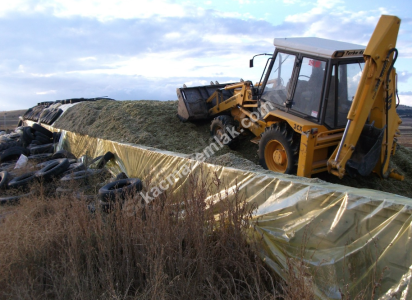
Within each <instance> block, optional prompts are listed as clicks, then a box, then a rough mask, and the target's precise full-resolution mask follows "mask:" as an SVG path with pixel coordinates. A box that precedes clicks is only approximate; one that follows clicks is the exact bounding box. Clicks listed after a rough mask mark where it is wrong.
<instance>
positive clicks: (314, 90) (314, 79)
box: [292, 57, 326, 118]
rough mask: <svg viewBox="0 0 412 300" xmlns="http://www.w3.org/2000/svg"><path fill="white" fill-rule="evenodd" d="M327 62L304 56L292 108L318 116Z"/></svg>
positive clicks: (314, 116)
mask: <svg viewBox="0 0 412 300" xmlns="http://www.w3.org/2000/svg"><path fill="white" fill-rule="evenodd" d="M325 67H326V62H325V61H321V60H316V59H312V58H308V57H303V58H302V63H301V67H300V70H299V75H298V80H297V83H296V89H295V93H294V95H293V102H292V109H293V110H295V111H297V112H300V113H302V114H305V115H309V116H311V117H313V118H318V117H319V115H320V113H319V109H320V101H321V97H322V88H323V82H324V78H325Z"/></svg>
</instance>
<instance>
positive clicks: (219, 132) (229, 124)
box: [210, 115, 239, 149]
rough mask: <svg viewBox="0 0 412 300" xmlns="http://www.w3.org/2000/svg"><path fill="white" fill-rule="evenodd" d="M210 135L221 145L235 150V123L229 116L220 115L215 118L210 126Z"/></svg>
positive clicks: (236, 133)
mask: <svg viewBox="0 0 412 300" xmlns="http://www.w3.org/2000/svg"><path fill="white" fill-rule="evenodd" d="M210 135H211V136H212V137H214V138H215V139H217V140H218V141H219V142H220V143H222V144H223V145H227V146H229V147H230V148H231V149H233V148H235V146H236V142H237V136H238V135H239V133H238V132H237V131H236V125H235V121H234V120H233V118H232V117H231V116H228V115H221V116H218V117H216V118H215V119H214V120H213V121H212V124H210Z"/></svg>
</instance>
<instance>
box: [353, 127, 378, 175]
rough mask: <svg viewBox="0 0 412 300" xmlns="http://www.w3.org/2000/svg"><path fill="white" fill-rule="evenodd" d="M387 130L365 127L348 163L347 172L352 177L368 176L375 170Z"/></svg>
mask: <svg viewBox="0 0 412 300" xmlns="http://www.w3.org/2000/svg"><path fill="white" fill-rule="evenodd" d="M385 128H386V126H385V127H384V128H382V129H379V128H376V127H374V126H373V125H365V127H364V128H363V130H362V133H361V135H360V137H359V140H358V143H357V144H356V147H355V151H354V152H353V154H352V157H351V159H349V160H348V162H347V163H346V168H345V169H346V171H347V172H348V173H349V175H350V176H355V175H356V174H360V175H362V176H368V175H369V174H370V173H371V172H372V170H373V169H374V168H375V166H376V164H377V162H378V160H379V158H380V154H381V149H382V140H383V135H384V133H385Z"/></svg>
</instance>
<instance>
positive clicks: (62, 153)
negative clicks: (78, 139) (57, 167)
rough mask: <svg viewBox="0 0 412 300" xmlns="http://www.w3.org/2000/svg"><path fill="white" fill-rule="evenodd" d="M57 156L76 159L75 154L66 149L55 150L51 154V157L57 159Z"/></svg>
mask: <svg viewBox="0 0 412 300" xmlns="http://www.w3.org/2000/svg"><path fill="white" fill-rule="evenodd" d="M57 158H72V159H76V156H74V155H73V153H71V152H69V151H66V150H60V151H57V152H56V153H54V154H53V157H52V159H57Z"/></svg>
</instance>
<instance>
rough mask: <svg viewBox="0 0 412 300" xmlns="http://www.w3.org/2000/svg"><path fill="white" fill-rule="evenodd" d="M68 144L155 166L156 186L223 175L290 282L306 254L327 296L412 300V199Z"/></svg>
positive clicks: (119, 161) (141, 168) (88, 141)
mask: <svg viewBox="0 0 412 300" xmlns="http://www.w3.org/2000/svg"><path fill="white" fill-rule="evenodd" d="M48 128H49V129H52V128H51V127H48ZM55 131H56V130H55ZM62 148H63V149H65V150H68V151H71V152H72V153H73V154H74V155H76V156H77V157H80V156H83V155H87V156H88V157H90V158H93V157H96V156H98V155H103V154H104V153H106V152H107V151H111V152H112V153H114V154H115V162H114V163H113V162H111V163H110V164H108V166H109V168H111V170H112V171H113V173H115V174H117V173H119V172H120V171H123V172H125V173H126V174H127V175H128V176H129V177H140V178H143V177H144V176H145V175H147V174H148V173H147V172H148V171H149V172H150V174H151V176H152V180H153V181H152V183H153V186H154V185H155V184H159V183H160V182H162V181H164V180H165V178H167V177H168V176H170V175H171V174H173V173H174V174H175V176H174V178H175V180H176V181H175V183H174V188H175V189H174V190H175V191H176V192H178V191H179V189H181V188H184V187H185V185H186V184H187V183H188V182H187V178H188V176H187V175H186V176H181V177H179V176H178V175H179V174H180V175H181V174H182V172H181V171H182V169H185V166H190V173H191V174H200V173H202V174H206V175H207V176H209V178H208V180H212V177H215V176H216V177H217V178H219V179H220V180H222V181H223V182H224V183H225V186H226V187H229V188H230V187H234V186H236V185H237V186H238V187H239V191H240V193H241V194H242V196H244V197H245V198H246V199H247V201H249V202H254V203H255V204H256V206H257V210H256V213H255V216H254V219H255V226H254V228H251V233H252V234H255V235H257V236H258V238H259V239H261V256H262V258H263V259H264V261H265V262H266V263H267V265H268V266H270V268H272V269H273V270H274V271H275V272H276V273H277V274H278V275H279V276H281V277H282V278H283V279H285V280H288V276H287V272H286V271H285V270H286V269H287V266H290V265H293V261H295V262H296V261H300V259H301V258H302V259H303V261H304V262H305V264H306V265H307V269H305V272H304V273H305V274H313V275H315V276H314V277H313V278H314V280H315V282H314V290H315V292H316V295H317V297H318V298H319V299H341V294H342V293H343V294H346V295H347V294H348V292H349V293H350V295H351V296H350V297H349V298H348V299H350V298H351V299H353V298H355V296H356V295H357V294H358V293H360V292H361V291H362V290H363V289H365V288H366V287H367V285H368V284H371V283H375V284H376V285H377V287H376V291H375V292H374V293H375V295H376V297H375V299H411V298H412V296H411V295H412V292H411V291H410V288H411V275H412V251H411V250H412V246H411V237H412V225H411V221H412V216H411V211H412V210H411V206H410V205H411V204H412V199H409V198H406V197H401V196H398V195H394V194H389V193H384V192H380V191H374V190H368V189H356V188H350V187H347V186H342V185H337V184H330V183H327V182H323V181H320V180H317V179H307V178H301V177H296V176H290V175H283V174H276V173H272V172H264V173H259V172H247V171H242V170H237V169H233V168H227V167H222V166H216V165H211V164H206V163H201V162H198V161H195V160H191V159H189V158H188V156H187V155H182V154H177V153H172V152H168V151H161V150H158V149H154V148H149V147H144V146H138V145H133V144H122V143H117V142H112V141H106V140H102V139H97V138H92V137H88V136H82V135H80V134H76V133H72V132H67V131H62V136H61V140H60V142H59V145H58V149H62ZM149 188H151V187H149ZM219 193H221V194H225V191H217V190H216V191H213V192H212V194H211V195H210V197H215V199H217V200H218V199H219V197H217V196H216V195H217V194H219ZM381 277H382V279H380V278H381ZM347 284H348V286H347V287H345V285H347ZM371 291H372V286H371V285H369V292H370V293H371ZM368 298H369V297H368Z"/></svg>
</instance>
